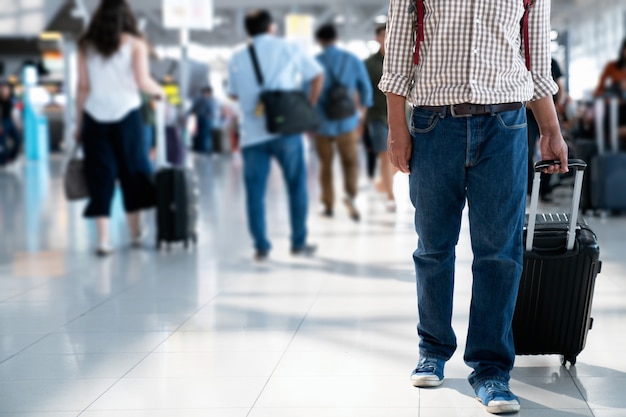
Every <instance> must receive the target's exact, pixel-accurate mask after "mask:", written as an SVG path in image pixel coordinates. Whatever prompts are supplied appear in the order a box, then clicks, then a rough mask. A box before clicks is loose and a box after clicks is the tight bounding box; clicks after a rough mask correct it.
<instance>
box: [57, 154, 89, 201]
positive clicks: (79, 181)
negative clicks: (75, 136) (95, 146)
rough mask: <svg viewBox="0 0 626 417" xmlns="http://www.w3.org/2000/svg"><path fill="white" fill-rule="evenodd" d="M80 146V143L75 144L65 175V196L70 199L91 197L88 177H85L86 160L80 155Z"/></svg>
mask: <svg viewBox="0 0 626 417" xmlns="http://www.w3.org/2000/svg"><path fill="white" fill-rule="evenodd" d="M79 148H80V145H79V144H76V145H74V148H73V149H72V153H71V154H70V159H69V161H68V162H67V165H66V166H65V173H64V175H63V188H64V189H65V197H66V198H67V199H68V200H69V201H75V200H82V199H83V198H87V197H89V189H88V188H87V178H86V177H85V160H84V159H83V158H79V157H78V150H79Z"/></svg>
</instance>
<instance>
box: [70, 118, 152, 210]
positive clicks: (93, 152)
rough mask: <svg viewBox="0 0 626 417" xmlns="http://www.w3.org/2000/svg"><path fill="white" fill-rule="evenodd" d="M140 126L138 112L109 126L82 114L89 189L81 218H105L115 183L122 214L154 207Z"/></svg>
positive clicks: (149, 173)
mask: <svg viewBox="0 0 626 417" xmlns="http://www.w3.org/2000/svg"><path fill="white" fill-rule="evenodd" d="M143 126H144V124H143V120H142V119H141V113H140V112H139V110H138V109H137V110H133V111H131V112H129V113H128V114H127V115H126V116H125V117H124V118H123V119H122V120H120V121H118V122H113V123H102V122H99V121H97V120H95V119H94V118H93V117H91V116H90V115H89V114H88V113H87V112H85V113H84V116H83V129H82V132H81V140H82V143H83V151H84V154H85V176H86V177H87V186H88V188H89V204H88V205H87V208H86V209H85V217H108V216H109V214H110V211H111V202H112V201H113V195H114V192H115V183H116V181H117V180H119V181H120V185H121V188H122V195H123V197H124V209H125V210H126V212H128V213H132V212H135V211H138V210H141V209H145V208H149V207H153V206H154V205H155V202H156V197H155V190H154V184H153V181H152V167H151V165H150V162H149V160H148V155H147V153H146V148H145V142H144V130H143Z"/></svg>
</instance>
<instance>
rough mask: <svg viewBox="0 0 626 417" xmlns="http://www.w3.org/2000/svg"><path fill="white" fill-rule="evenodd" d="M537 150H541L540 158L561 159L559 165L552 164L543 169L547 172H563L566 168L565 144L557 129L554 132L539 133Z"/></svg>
mask: <svg viewBox="0 0 626 417" xmlns="http://www.w3.org/2000/svg"><path fill="white" fill-rule="evenodd" d="M539 150H540V151H541V159H543V160H551V159H557V160H559V161H561V165H553V166H551V167H550V168H546V169H545V170H544V172H545V173H548V174H558V173H561V174H562V173H565V172H567V171H568V168H567V144H566V143H565V140H564V139H563V136H562V135H561V130H560V129H559V130H558V131H557V132H556V134H545V133H542V134H541V138H540V139H539Z"/></svg>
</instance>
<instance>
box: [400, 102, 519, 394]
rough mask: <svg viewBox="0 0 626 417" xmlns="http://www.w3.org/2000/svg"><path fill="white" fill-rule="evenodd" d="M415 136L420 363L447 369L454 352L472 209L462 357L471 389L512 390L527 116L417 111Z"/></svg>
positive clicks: (413, 163)
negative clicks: (461, 250) (458, 277)
mask: <svg viewBox="0 0 626 417" xmlns="http://www.w3.org/2000/svg"><path fill="white" fill-rule="evenodd" d="M411 135H412V138H413V153H412V157H411V162H410V168H411V175H410V177H409V181H410V196H411V201H412V202H413V205H414V207H415V230H416V231H417V234H418V237H419V240H418V246H417V250H415V252H414V254H413V259H414V261H415V270H416V281H417V299H418V313H419V323H418V326H417V330H418V334H419V337H420V354H421V355H422V356H425V357H434V358H438V359H443V360H448V359H450V357H451V356H452V354H453V353H454V351H455V349H456V347H457V343H456V336H455V334H454V331H453V329H452V325H451V323H452V305H453V302H452V298H453V289H454V280H455V274H454V273H455V258H456V255H455V247H456V245H457V242H458V238H459V231H460V227H461V216H462V212H463V209H464V207H465V202H466V201H467V204H468V213H469V226H470V236H471V246H472V252H473V255H474V259H473V263H472V275H473V281H472V299H471V307H470V312H469V329H468V336H467V344H466V348H465V355H464V359H465V362H466V363H467V365H468V366H470V367H471V368H473V369H474V371H473V372H472V373H471V375H470V376H469V382H470V384H472V386H476V385H477V384H478V383H479V382H481V381H483V380H485V379H497V380H501V381H508V380H509V372H510V370H511V369H512V368H513V363H514V360H515V349H514V345H513V334H512V330H511V322H512V319H513V313H514V310H515V301H516V298H517V290H518V286H519V280H520V276H521V273H522V257H523V246H522V230H523V225H524V212H525V207H526V206H525V204H526V175H527V174H526V170H527V165H526V164H527V155H528V145H527V143H528V141H527V134H526V112H525V109H524V108H522V109H520V110H517V111H509V112H503V113H498V114H494V113H492V114H491V115H484V116H471V117H458V116H453V115H451V114H450V111H449V109H447V110H445V111H443V112H442V113H436V112H432V111H427V110H424V109H420V108H419V107H416V108H415V109H414V110H413V115H412V123H411ZM462 277H463V278H466V277H467V274H466V273H465V272H464V273H463V274H462Z"/></svg>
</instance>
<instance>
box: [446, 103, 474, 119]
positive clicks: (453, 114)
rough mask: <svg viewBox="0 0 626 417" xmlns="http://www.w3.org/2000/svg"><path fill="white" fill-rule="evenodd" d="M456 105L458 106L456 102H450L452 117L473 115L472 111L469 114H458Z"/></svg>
mask: <svg viewBox="0 0 626 417" xmlns="http://www.w3.org/2000/svg"><path fill="white" fill-rule="evenodd" d="M454 106H456V104H450V114H451V115H452V117H457V118H458V117H472V114H471V113H468V114H456V112H455V111H454Z"/></svg>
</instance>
